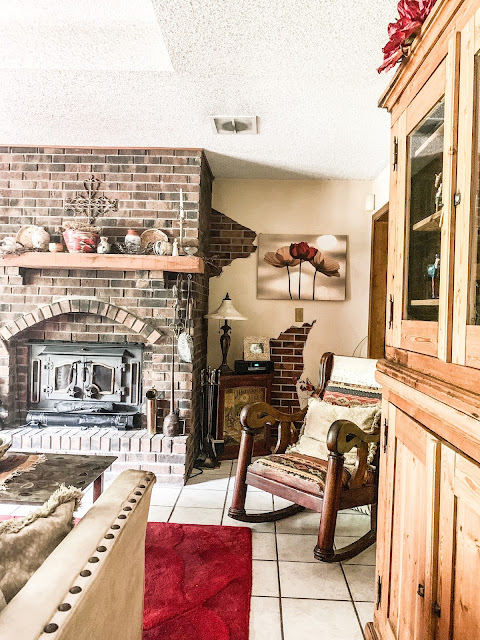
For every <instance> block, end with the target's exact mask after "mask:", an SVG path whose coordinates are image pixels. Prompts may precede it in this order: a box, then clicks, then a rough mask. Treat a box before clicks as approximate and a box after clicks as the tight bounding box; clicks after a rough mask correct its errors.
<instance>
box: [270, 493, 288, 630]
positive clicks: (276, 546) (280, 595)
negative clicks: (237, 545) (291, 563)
mask: <svg viewBox="0 0 480 640" xmlns="http://www.w3.org/2000/svg"><path fill="white" fill-rule="evenodd" d="M272 501H273V497H272ZM272 504H273V502H272ZM273 531H274V534H275V555H276V556H277V579H278V612H279V615H280V637H281V640H285V633H284V630H283V606H282V587H281V584H280V561H279V556H278V543H277V521H276V520H274V522H273Z"/></svg>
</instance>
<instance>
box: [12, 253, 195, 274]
mask: <svg viewBox="0 0 480 640" xmlns="http://www.w3.org/2000/svg"><path fill="white" fill-rule="evenodd" d="M0 267H23V268H25V269H94V270H97V271H173V272H175V273H204V271H205V264H204V262H203V260H202V259H201V258H197V257H196V256H151V255H148V256H146V255H141V256H137V255H127V254H107V255H104V254H98V253H42V252H36V251H29V252H27V253H22V254H21V255H18V256H17V255H12V256H6V257H4V258H1V259H0Z"/></svg>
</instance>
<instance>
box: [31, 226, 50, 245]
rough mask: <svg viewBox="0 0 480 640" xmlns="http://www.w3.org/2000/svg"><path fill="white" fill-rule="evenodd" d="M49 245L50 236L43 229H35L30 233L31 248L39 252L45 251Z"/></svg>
mask: <svg viewBox="0 0 480 640" xmlns="http://www.w3.org/2000/svg"><path fill="white" fill-rule="evenodd" d="M49 243H50V234H49V233H48V231H47V230H46V229H44V228H43V227H35V229H34V230H33V231H32V246H33V248H34V249H38V250H39V251H47V250H48V245H49Z"/></svg>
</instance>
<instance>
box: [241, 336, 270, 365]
mask: <svg viewBox="0 0 480 640" xmlns="http://www.w3.org/2000/svg"><path fill="white" fill-rule="evenodd" d="M243 359H244V360H247V361H250V362H251V361H254V360H270V338H265V337H263V336H246V337H245V338H244V339H243Z"/></svg>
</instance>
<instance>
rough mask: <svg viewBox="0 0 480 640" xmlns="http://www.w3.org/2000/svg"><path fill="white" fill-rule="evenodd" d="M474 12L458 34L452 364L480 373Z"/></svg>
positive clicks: (479, 66)
mask: <svg viewBox="0 0 480 640" xmlns="http://www.w3.org/2000/svg"><path fill="white" fill-rule="evenodd" d="M479 109H480V11H477V13H476V15H475V16H474V17H472V18H471V20H470V21H469V22H468V23H467V24H466V26H465V27H464V29H463V30H462V32H461V57H460V109H459V116H458V132H459V133H458V191H459V193H460V195H461V199H460V202H459V204H458V206H457V208H456V228H455V284H454V300H453V353H452V360H453V362H455V363H457V364H466V365H467V366H470V367H476V368H480V209H479V203H480V111H479Z"/></svg>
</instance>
